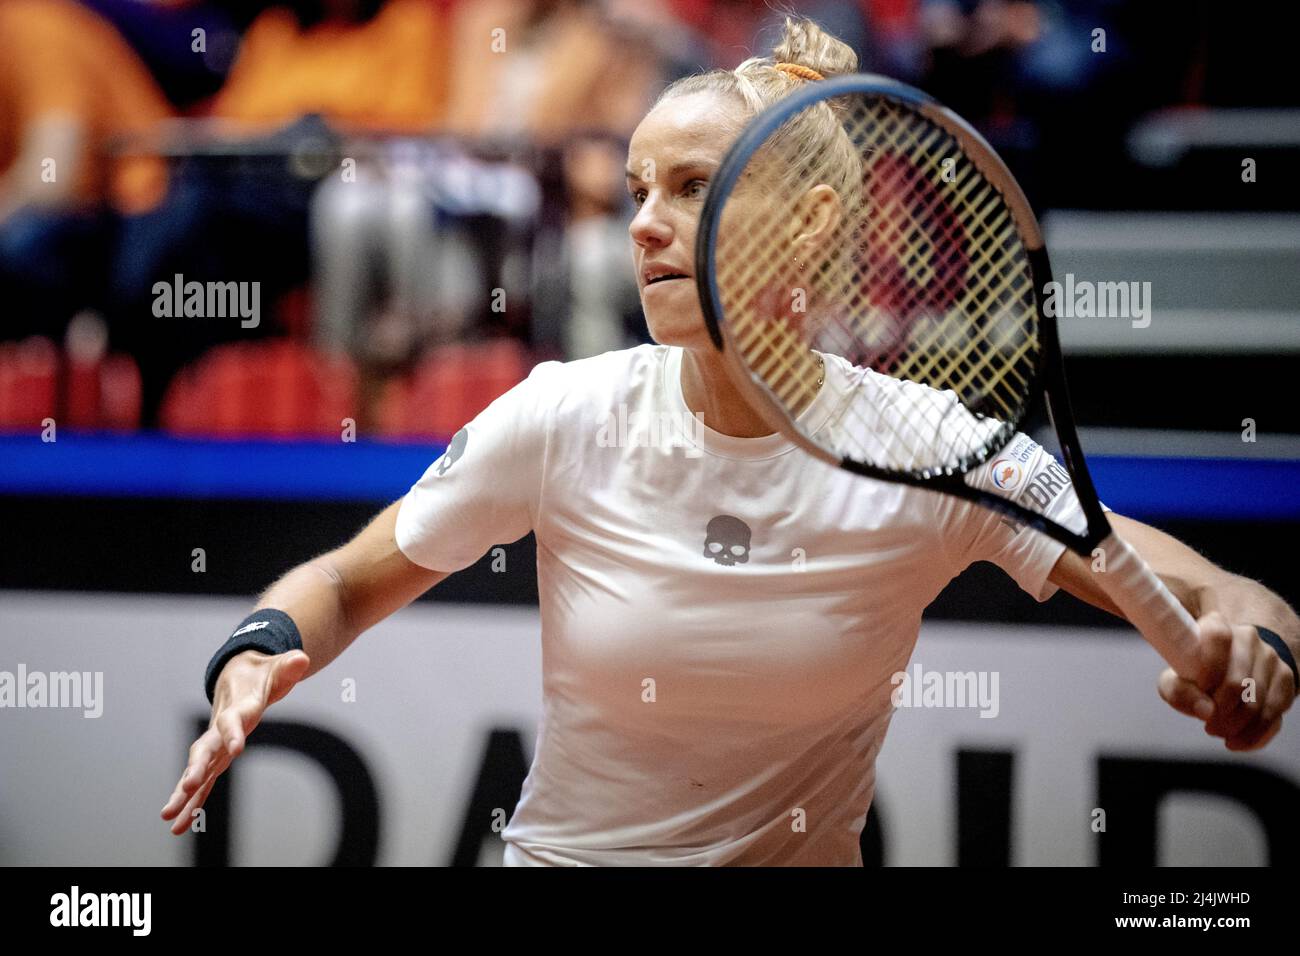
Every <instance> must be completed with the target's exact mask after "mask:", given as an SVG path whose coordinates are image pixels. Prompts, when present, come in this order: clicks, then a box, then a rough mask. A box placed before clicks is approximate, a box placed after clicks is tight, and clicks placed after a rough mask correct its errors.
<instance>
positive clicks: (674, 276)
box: [645, 272, 690, 288]
mask: <svg viewBox="0 0 1300 956" xmlns="http://www.w3.org/2000/svg"><path fill="white" fill-rule="evenodd" d="M689 278H690V276H688V275H683V274H682V273H680V272H668V273H665V274H664V275H661V276H655V277H654V278H653V279H647V280H646V283H645V284H646V287H647V288H648V287H650V286H652V285H658V284H659V283H661V282H676V281H677V280H678V279H689Z"/></svg>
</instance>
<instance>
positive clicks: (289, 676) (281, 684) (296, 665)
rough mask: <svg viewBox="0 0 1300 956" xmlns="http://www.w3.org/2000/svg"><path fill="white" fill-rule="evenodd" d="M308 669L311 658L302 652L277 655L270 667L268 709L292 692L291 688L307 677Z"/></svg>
mask: <svg viewBox="0 0 1300 956" xmlns="http://www.w3.org/2000/svg"><path fill="white" fill-rule="evenodd" d="M310 668H311V658H309V657H308V656H307V655H306V654H305V653H304V652H302V651H289V652H288V653H287V654H280V655H278V656H277V657H276V659H275V661H274V662H273V663H272V665H271V677H270V684H269V688H268V691H267V695H266V696H267V700H266V706H268V707H269V706H270V705H271V704H274V703H275V702H276V701H278V700H280V698H282V697H284V695H285V694H287V693H289V691H291V690H293V686H294V685H295V684H297V683H298V681H300V680H302V679H303V678H304V677H306V676H307V671H308V670H309V669H310Z"/></svg>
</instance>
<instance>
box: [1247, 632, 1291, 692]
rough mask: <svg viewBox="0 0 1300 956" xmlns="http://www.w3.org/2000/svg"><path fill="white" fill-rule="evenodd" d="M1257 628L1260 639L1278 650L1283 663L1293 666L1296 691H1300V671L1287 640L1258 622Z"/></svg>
mask: <svg viewBox="0 0 1300 956" xmlns="http://www.w3.org/2000/svg"><path fill="white" fill-rule="evenodd" d="M1255 630H1256V631H1258V632H1259V639H1260V640H1261V641H1263V642H1264V643H1265V644H1267V645H1268V646H1269V647H1271V648H1273V650H1275V651H1277V656H1278V657H1280V658H1282V663H1284V664H1286V666H1287V667H1289V668H1291V676H1292V677H1294V678H1295V686H1296V691H1297V692H1300V671H1297V670H1296V666H1295V655H1294V654H1292V653H1291V648H1289V647H1287V646H1286V641H1284V640H1282V638H1280V637H1278V636H1277V635H1276V634H1275V633H1273V632H1272V631H1270V630H1269V629H1268V628H1266V627H1260V626H1259V625H1258V624H1256V625H1255Z"/></svg>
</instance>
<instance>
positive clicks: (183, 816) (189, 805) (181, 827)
mask: <svg viewBox="0 0 1300 956" xmlns="http://www.w3.org/2000/svg"><path fill="white" fill-rule="evenodd" d="M230 761H231V758H230V757H228V756H222V757H221V758H220V759H219V760H218V761H217V764H216V765H215V766H214V767H213V768H212V772H211V773H210V774H208V777H207V779H206V780H205V781H204V782H203V785H202V786H201V787H199V789H198V791H197V792H196V793H195V794H194V796H193V797H191V798H190V799H189V800H188V801H187V802H186V804H185V809H184V812H182V813H180V814H178V815H177V817H176V822H175V823H173V824H172V826H171V831H172V834H173V835H174V836H180V835H181V834H182V833H184V832H186V831H187V830H188V829H189V828H190V826H191V825H192V824H193V822H194V814H195V813H196V812H198V810H199V809H200V808H201V807H202V806H203V804H204V803H206V802H207V799H208V794H210V793H211V792H212V788H213V786H214V785H215V784H216V782H217V778H218V777H220V776H221V775H222V774H223V773H224V772H225V770H226V768H227V767H229V766H230Z"/></svg>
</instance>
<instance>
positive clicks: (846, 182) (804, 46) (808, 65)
mask: <svg viewBox="0 0 1300 956" xmlns="http://www.w3.org/2000/svg"><path fill="white" fill-rule="evenodd" d="M857 68H858V56H857V54H856V53H854V52H853V49H852V47H850V46H849V45H848V44H846V43H844V42H843V41H842V40H839V39H837V38H836V37H834V36H832V35H831V34H829V33H827V32H826V31H825V30H823V29H822V28H821V27H820V26H818V25H817V24H816V23H814V22H813V21H812V20H806V19H795V18H793V17H788V16H787V17H786V18H785V27H784V29H783V30H782V33H781V39H780V40H779V41H778V42H777V44H776V46H775V47H774V48H773V49H772V52H771V54H770V55H768V56H752V57H750V58H749V59H747V60H745V61H744V62H743V63H741V64H740V65H739V66H738V67H736V68H735V69H734V70H709V71H708V72H706V73H698V74H696V75H694V76H687V77H683V78H682V79H679V80H677V81H675V82H673V83H671V84H669V86H668V87H667V88H666V89H665V90H664V91H663V92H662V93H661V94H660V95H659V98H658V99H657V100H656V101H655V105H656V106H658V105H659V104H660V103H663V102H664V101H666V100H670V99H675V98H676V97H679V96H689V95H691V94H693V93H715V94H719V95H722V96H727V97H730V98H731V99H733V100H734V101H736V102H737V104H738V105H739V106H740V107H741V111H740V117H739V118H740V120H741V122H742V123H743V122H745V121H747V120H749V119H750V118H752V117H753V116H756V115H758V114H759V113H761V112H762V111H763V110H765V109H767V108H768V107H770V106H772V105H773V104H775V103H776V102H777V101H779V100H781V99H783V98H784V97H786V96H788V95H789V94H791V93H793V92H794V91H795V90H797V89H800V88H801V87H802V86H803V85H804V84H806V83H809V82H817V80H818V79H830V78H831V77H834V76H839V75H842V74H845V73H853V72H856V70H857ZM840 112H841V110H840V108H839V106H838V105H837V104H836V103H835V101H834V100H821V101H819V102H817V103H815V104H813V105H812V106H811V107H810V108H808V109H804V110H801V111H799V113H797V114H796V115H795V116H793V117H791V118H790V119H789V120H787V121H786V122H785V124H783V125H782V126H781V128H780V129H779V130H777V131H776V132H775V133H773V134H772V135H771V136H770V137H769V138H768V140H767V143H766V144H765V145H764V147H763V149H764V151H765V152H769V153H770V154H771V156H772V158H773V160H774V161H775V167H776V169H777V170H779V173H778V175H780V176H781V178H782V179H783V180H784V182H783V183H782V187H783V188H782V189H781V190H780V192H782V193H783V194H785V195H787V196H789V195H793V194H794V193H795V192H796V191H797V190H799V189H808V188H811V187H812V186H815V185H817V184H819V183H825V184H826V185H828V186H830V187H831V188H832V189H833V190H834V191H835V193H836V195H837V196H838V197H839V199H840V203H841V205H842V207H843V209H844V210H845V213H846V216H845V218H846V220H851V219H852V218H853V217H854V215H856V212H857V210H858V209H859V206H860V204H861V193H862V161H861V158H860V156H859V155H858V151H857V150H856V149H855V148H854V146H853V143H852V142H851V141H850V140H849V136H848V133H847V132H846V131H845V129H844V125H843V122H842V120H841V116H840ZM842 258H843V257H842V256H837V255H834V254H832V255H831V256H830V257H829V259H824V260H823V261H821V262H819V263H818V264H817V266H816V269H815V274H814V277H815V278H817V279H819V280H820V283H819V284H821V285H822V286H823V288H827V287H830V288H835V287H838V284H839V281H840V280H842V279H843V278H844V277H843V275H842V274H841V273H842V272H843V269H844V267H845V265H846V263H845V262H843V261H838V260H842Z"/></svg>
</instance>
